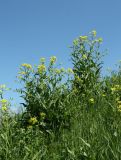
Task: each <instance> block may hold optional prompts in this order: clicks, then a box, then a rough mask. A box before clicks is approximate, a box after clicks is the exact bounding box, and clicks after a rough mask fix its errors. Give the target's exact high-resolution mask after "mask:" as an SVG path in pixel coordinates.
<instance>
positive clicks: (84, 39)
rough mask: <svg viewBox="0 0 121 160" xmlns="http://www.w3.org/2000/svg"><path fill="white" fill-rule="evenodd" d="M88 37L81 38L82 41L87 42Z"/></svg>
mask: <svg viewBox="0 0 121 160" xmlns="http://www.w3.org/2000/svg"><path fill="white" fill-rule="evenodd" d="M87 38H88V37H87V36H80V39H81V40H82V41H86V40H87Z"/></svg>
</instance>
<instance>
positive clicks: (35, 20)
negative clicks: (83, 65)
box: [0, 0, 121, 100]
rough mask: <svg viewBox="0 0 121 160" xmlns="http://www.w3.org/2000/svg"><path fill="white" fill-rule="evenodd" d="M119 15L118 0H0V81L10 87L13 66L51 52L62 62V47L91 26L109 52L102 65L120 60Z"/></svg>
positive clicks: (65, 50)
mask: <svg viewBox="0 0 121 160" xmlns="http://www.w3.org/2000/svg"><path fill="white" fill-rule="evenodd" d="M120 17H121V1H120V0H51V1H50V0H0V84H6V85H7V86H8V87H12V88H13V89H15V88H16V86H17V84H15V82H14V80H15V79H16V75H17V72H18V67H19V65H20V64H21V63H31V64H37V63H39V59H40V57H46V58H48V59H49V57H50V56H52V55H55V56H57V57H58V61H59V62H63V63H64V66H65V67H68V66H69V62H68V59H69V53H70V49H69V48H68V46H69V45H71V44H72V41H73V39H75V38H76V37H78V36H79V35H81V34H86V33H88V32H90V31H91V30H92V29H96V30H97V33H98V36H101V37H102V38H103V40H104V42H103V48H104V49H108V51H109V54H108V56H106V57H105V59H104V62H105V65H104V67H105V68H107V67H114V65H115V64H116V63H117V61H118V60H120V59H121V44H120V38H121V18H120ZM10 95H11V96H13V97H14V98H15V99H16V100H18V97H17V96H16V94H12V93H11V94H10Z"/></svg>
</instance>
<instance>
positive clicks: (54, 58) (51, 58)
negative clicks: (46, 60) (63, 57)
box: [50, 56, 57, 64]
mask: <svg viewBox="0 0 121 160" xmlns="http://www.w3.org/2000/svg"><path fill="white" fill-rule="evenodd" d="M56 60H57V58H56V57H55V56H52V57H50V63H51V64H53V63H55V62H56Z"/></svg>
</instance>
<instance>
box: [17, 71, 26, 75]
mask: <svg viewBox="0 0 121 160" xmlns="http://www.w3.org/2000/svg"><path fill="white" fill-rule="evenodd" d="M18 74H21V75H25V74H26V72H24V71H23V72H19V73H18Z"/></svg>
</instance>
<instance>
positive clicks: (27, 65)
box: [21, 63, 32, 69]
mask: <svg viewBox="0 0 121 160" xmlns="http://www.w3.org/2000/svg"><path fill="white" fill-rule="evenodd" d="M21 66H22V67H25V68H27V69H31V68H32V66H31V64H27V63H23V64H22V65H21Z"/></svg>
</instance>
